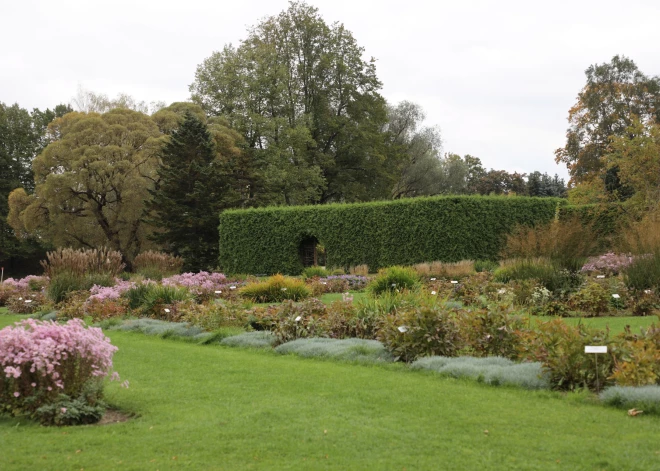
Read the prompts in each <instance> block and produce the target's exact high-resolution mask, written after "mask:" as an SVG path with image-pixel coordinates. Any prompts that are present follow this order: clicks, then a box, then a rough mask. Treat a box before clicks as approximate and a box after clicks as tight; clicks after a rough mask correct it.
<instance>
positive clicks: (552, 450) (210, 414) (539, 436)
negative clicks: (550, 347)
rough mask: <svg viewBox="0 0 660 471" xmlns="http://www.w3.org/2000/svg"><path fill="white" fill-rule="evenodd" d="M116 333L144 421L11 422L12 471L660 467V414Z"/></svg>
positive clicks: (126, 404) (120, 395)
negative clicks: (48, 424)
mask: <svg viewBox="0 0 660 471" xmlns="http://www.w3.org/2000/svg"><path fill="white" fill-rule="evenodd" d="M17 319H19V317H18V316H9V315H4V316H1V317H0V326H3V325H8V324H10V323H12V322H14V321H16V320H17ZM109 335H110V337H111V338H112V341H113V343H114V344H115V345H117V346H118V347H119V351H118V353H117V354H116V356H115V365H116V368H117V370H118V371H119V372H120V374H121V375H122V379H127V380H129V381H130V388H129V389H122V388H120V387H119V386H118V384H117V383H111V384H110V385H109V386H108V388H107V397H108V399H109V400H110V401H111V402H112V403H114V404H116V405H118V406H120V407H122V408H124V409H126V410H132V411H135V412H136V413H138V414H140V416H139V417H138V418H135V419H133V420H131V421H129V422H126V423H120V424H113V425H104V426H83V427H63V428H46V427H41V426H38V425H34V424H31V423H28V422H26V421H24V420H17V419H11V418H0V469H2V470H51V469H52V470H69V469H70V470H79V469H85V470H91V469H99V470H112V469H117V470H151V469H153V470H156V469H159V470H164V469H191V470H202V469H204V470H206V469H227V470H243V469H263V470H279V469H292V470H294V469H295V470H300V469H312V470H316V469H338V470H349V469H350V470H353V469H368V470H373V469H376V470H379V469H383V470H403V469H406V470H427V469H428V470H439V469H447V470H453V469H457V470H458V469H461V470H464V469H467V470H471V469H479V470H512V469H524V470H565V469H570V470H582V469H584V470H648V469H659V468H660V441H659V440H658V437H659V436H660V432H658V430H659V429H660V418H657V417H651V416H648V417H646V416H643V415H642V416H638V417H635V418H631V417H628V416H627V415H626V413H625V411H621V410H616V409H611V408H606V407H603V406H599V405H595V404H590V403H589V401H587V400H585V399H584V398H583V397H579V396H574V395H569V396H562V395H560V394H558V393H550V392H530V391H524V390H518V389H511V388H496V387H489V386H485V385H481V384H478V383H474V382H469V381H459V380H452V379H446V378H440V377H438V376H434V375H433V374H430V373H422V372H415V371H408V370H406V369H404V368H402V367H397V366H396V365H395V366H389V367H374V366H358V365H352V364H342V363H332V362H328V361H318V360H306V359H301V358H297V357H292V356H278V355H276V354H274V353H272V352H257V351H254V352H253V351H246V350H241V349H230V348H225V347H220V346H198V345H193V344H188V343H183V342H175V341H168V340H163V339H158V338H152V337H147V336H144V335H140V334H135V333H127V332H110V334H109ZM486 431H487V432H486Z"/></svg>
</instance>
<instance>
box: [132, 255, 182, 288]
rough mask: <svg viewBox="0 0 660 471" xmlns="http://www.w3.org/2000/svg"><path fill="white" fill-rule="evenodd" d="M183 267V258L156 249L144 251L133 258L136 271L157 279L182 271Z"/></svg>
mask: <svg viewBox="0 0 660 471" xmlns="http://www.w3.org/2000/svg"><path fill="white" fill-rule="evenodd" d="M182 267H183V258H181V257H177V256H174V255H170V254H167V253H164V252H157V251H154V250H148V251H146V252H142V253H141V254H139V255H138V256H137V257H135V260H133V269H134V270H135V272H136V273H139V274H140V275H142V276H144V277H145V278H149V279H151V280H157V281H160V280H162V279H163V278H165V277H167V276H172V275H177V274H179V273H181V268H182Z"/></svg>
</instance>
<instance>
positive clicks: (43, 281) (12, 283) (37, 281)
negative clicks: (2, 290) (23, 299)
mask: <svg viewBox="0 0 660 471" xmlns="http://www.w3.org/2000/svg"><path fill="white" fill-rule="evenodd" d="M47 285H48V277H46V276H34V275H28V276H26V277H25V278H21V279H19V280H15V279H14V278H7V279H6V280H5V281H4V282H3V283H2V285H0V286H4V287H13V288H15V289H17V290H19V291H41V290H42V289H44V288H45V287H46V286H47Z"/></svg>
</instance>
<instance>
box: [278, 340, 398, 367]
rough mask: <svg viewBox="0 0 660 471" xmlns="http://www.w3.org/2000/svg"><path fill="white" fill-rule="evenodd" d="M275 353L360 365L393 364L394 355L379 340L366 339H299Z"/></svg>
mask: <svg viewBox="0 0 660 471" xmlns="http://www.w3.org/2000/svg"><path fill="white" fill-rule="evenodd" d="M275 351H276V352H278V353H282V354H295V355H299V356H301V357H307V358H331V359H333V360H343V361H355V362H360V363H383V362H391V361H392V355H390V353H389V352H388V351H387V350H386V349H385V347H384V346H383V344H382V343H380V342H379V341H377V340H364V339H351V338H349V339H343V340H337V339H325V338H309V339H298V340H294V341H292V342H287V343H284V344H282V345H280V346H278V347H277V348H275Z"/></svg>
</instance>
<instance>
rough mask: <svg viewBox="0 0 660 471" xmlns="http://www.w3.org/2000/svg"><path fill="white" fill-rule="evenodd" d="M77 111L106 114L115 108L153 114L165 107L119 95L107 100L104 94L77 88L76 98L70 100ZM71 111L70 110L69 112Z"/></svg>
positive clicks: (80, 87) (162, 103) (159, 102)
mask: <svg viewBox="0 0 660 471" xmlns="http://www.w3.org/2000/svg"><path fill="white" fill-rule="evenodd" d="M71 101H72V102H73V104H74V105H75V107H76V109H77V110H78V111H82V112H84V113H107V112H108V111H110V110H114V109H116V108H125V109H127V110H133V111H139V112H140V113H144V114H149V113H155V112H156V111H158V110H160V109H161V108H164V107H165V103H164V102H162V101H157V102H151V103H147V102H146V101H137V100H136V99H135V98H133V97H132V96H131V95H128V94H126V93H120V94H119V95H117V98H114V99H112V98H109V97H108V95H106V94H104V93H95V92H93V91H91V90H86V89H85V88H83V87H82V86H80V85H79V86H78V92H77V93H76V96H75V97H73V98H72V100H71ZM71 111H72V110H71Z"/></svg>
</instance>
